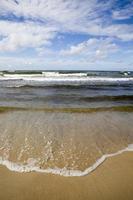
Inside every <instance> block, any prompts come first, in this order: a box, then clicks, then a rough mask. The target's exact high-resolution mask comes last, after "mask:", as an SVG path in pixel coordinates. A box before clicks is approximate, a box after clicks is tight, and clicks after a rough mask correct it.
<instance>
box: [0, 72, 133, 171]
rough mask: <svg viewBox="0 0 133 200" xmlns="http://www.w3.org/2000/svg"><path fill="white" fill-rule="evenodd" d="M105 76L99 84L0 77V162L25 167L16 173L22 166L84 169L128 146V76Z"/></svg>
mask: <svg viewBox="0 0 133 200" xmlns="http://www.w3.org/2000/svg"><path fill="white" fill-rule="evenodd" d="M76 76H77V75H76ZM108 76H109V75H108ZM108 76H106V77H102V81H101V80H100V79H99V77H98V78H97V77H94V78H95V79H96V78H97V81H96V80H95V79H94V80H92V79H91V78H90V77H89V78H88V77H83V79H82V80H79V79H78V80H77V78H76V81H75V80H74V79H73V78H70V77H69V79H70V80H69V81H68V80H67V79H66V78H65V77H63V78H62V80H60V79H59V78H57V77H56V78H55V79H52V78H51V77H50V81H49V80H47V79H45V78H44V77H43V80H42V79H41V81H40V79H39V80H34V79H33V77H30V78H28V80H27V79H25V77H24V76H22V77H23V78H22V77H21V79H20V77H19V78H18V76H16V77H17V80H11V78H10V79H9V77H8V80H5V78H4V79H3V77H2V78H1V80H0V86H1V88H0V106H1V107H0V163H1V164H3V163H5V165H6V166H7V165H8V164H9V163H8V164H7V162H6V161H10V162H11V163H12V164H11V163H10V164H11V165H12V167H10V168H12V169H16V170H17V167H20V166H24V168H23V170H21V169H20V171H26V169H27V168H26V166H30V170H32V169H33V170H35V169H40V170H45V169H49V170H52V169H53V170H55V169H60V170H61V169H63V170H64V171H65V170H66V171H67V172H68V170H71V171H72V170H74V172H76V170H80V171H85V170H86V169H87V168H88V167H91V166H93V164H94V163H96V161H97V160H98V159H100V158H102V159H103V160H104V157H102V156H103V155H106V154H112V153H113V154H114V153H116V152H118V151H119V150H121V149H125V148H126V147H127V146H128V145H129V144H132V143H133V125H132V123H133V80H132V79H131V78H132V77H131V76H130V77H129V78H126V79H124V81H123V77H117V80H116V78H114V77H108ZM6 78H7V77H6ZM109 78H111V80H110V79H109ZM118 78H119V79H120V80H118ZM98 79H99V80H100V81H99V80H98ZM106 79H107V80H106ZM112 79H113V80H112ZM52 80H53V81H52ZM51 81H52V82H51ZM55 82H56V83H55ZM107 157H108V156H107ZM100 162H101V161H100ZM13 163H14V164H13ZM20 168H21V167H20ZM18 169H19V168H18ZM50 172H52V171H50ZM72 172H73V171H72Z"/></svg>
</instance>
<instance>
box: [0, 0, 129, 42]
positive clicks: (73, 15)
mask: <svg viewBox="0 0 133 200" xmlns="http://www.w3.org/2000/svg"><path fill="white" fill-rule="evenodd" d="M16 2H18V3H16ZM113 3H114V1H112V0H109V1H107V2H106V3H105V1H98V0H82V1H81V0H73V1H71V0H66V1H65V0H32V1H31V0H19V1H14V0H8V1H5V0H1V2H0V13H1V15H4V16H6V15H8V14H9V13H10V14H13V15H14V16H16V17H23V18H25V19H26V20H29V19H30V20H32V21H33V23H34V26H36V24H37V20H39V21H42V22H43V23H44V26H48V27H54V28H55V27H56V29H57V31H58V32H70V31H71V32H75V33H80V32H82V33H85V34H90V35H95V36H98V35H101V36H111V37H112V36H115V37H117V38H119V39H122V40H133V27H132V25H125V24H115V25H113V24H112V19H111V16H110V17H109V16H108V15H107V14H105V13H104V11H108V10H109V9H112V5H113ZM130 10H131V9H130ZM118 12H119V14H118ZM126 12H128V9H127V8H125V11H123V13H126ZM130 12H131V11H129V13H130ZM115 13H117V14H115ZM129 13H128V14H129ZM116 15H120V11H114V14H113V16H116ZM25 23H29V22H25ZM27 26H29V24H28V25H27ZM37 26H38V25H37ZM21 38H22V41H23V37H20V40H21ZM35 40H37V41H38V40H39V38H37V37H36V38H35ZM38 42H39V41H38ZM38 42H37V43H38Z"/></svg>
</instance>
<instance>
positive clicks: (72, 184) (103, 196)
mask: <svg viewBox="0 0 133 200" xmlns="http://www.w3.org/2000/svg"><path fill="white" fill-rule="evenodd" d="M0 199H1V200H87V199H88V200H89V199H90V200H132V199H133V152H125V153H123V154H121V155H118V156H115V157H111V158H108V159H107V160H106V161H105V162H104V163H103V164H102V165H100V166H99V167H98V168H97V169H96V170H95V171H94V172H92V173H91V174H89V175H87V176H84V177H62V176H58V175H51V174H41V173H36V172H31V173H16V172H11V171H9V170H8V169H7V168H6V167H3V166H0Z"/></svg>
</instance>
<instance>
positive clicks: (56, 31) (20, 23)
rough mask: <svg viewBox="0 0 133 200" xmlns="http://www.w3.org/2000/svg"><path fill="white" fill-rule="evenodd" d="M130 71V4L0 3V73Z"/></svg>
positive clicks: (75, 0) (106, 0)
mask: <svg viewBox="0 0 133 200" xmlns="http://www.w3.org/2000/svg"><path fill="white" fill-rule="evenodd" d="M4 69H9V70H14V69H82V70H84V69H87V70H95V69H98V70H133V0H0V70H4Z"/></svg>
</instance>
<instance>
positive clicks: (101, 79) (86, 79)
mask: <svg viewBox="0 0 133 200" xmlns="http://www.w3.org/2000/svg"><path fill="white" fill-rule="evenodd" d="M0 80H23V81H36V82H47V83H52V82H61V83H65V82H71V83H74V82H89V81H91V82H128V81H133V77H129V78H127V77H125V78H111V77H87V76H86V77H82V76H81V77H80V76H79V77H76V76H72V77H63V76H57V77H56V76H55V77H54V76H52V77H51V76H47V77H44V76H41V75H40V76H31V75H6V76H4V77H0Z"/></svg>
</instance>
